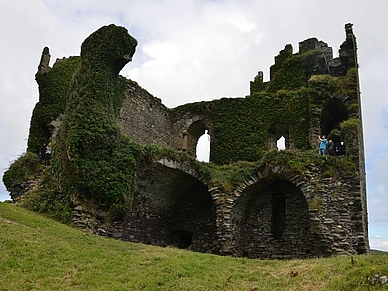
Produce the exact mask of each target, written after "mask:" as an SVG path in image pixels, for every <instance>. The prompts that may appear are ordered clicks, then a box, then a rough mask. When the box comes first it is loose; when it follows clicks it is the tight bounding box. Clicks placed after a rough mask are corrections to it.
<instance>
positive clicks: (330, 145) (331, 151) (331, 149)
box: [328, 140, 334, 156]
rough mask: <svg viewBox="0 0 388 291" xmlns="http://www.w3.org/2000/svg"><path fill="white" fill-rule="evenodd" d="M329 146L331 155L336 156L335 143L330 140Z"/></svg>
mask: <svg viewBox="0 0 388 291" xmlns="http://www.w3.org/2000/svg"><path fill="white" fill-rule="evenodd" d="M328 146H329V155H330V156H334V142H333V141H332V140H329V143H328Z"/></svg>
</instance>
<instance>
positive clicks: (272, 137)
mask: <svg viewBox="0 0 388 291" xmlns="http://www.w3.org/2000/svg"><path fill="white" fill-rule="evenodd" d="M281 137H284V145H285V149H290V148H291V146H290V132H289V129H288V127H287V126H286V125H284V124H282V123H273V124H271V126H270V127H269V128H268V149H270V150H273V149H278V146H277V141H278V140H279V139H280V138H281Z"/></svg>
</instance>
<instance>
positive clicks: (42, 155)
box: [39, 143, 46, 163]
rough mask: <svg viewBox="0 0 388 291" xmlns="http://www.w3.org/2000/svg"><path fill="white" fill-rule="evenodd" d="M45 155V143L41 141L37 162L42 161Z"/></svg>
mask: <svg viewBox="0 0 388 291" xmlns="http://www.w3.org/2000/svg"><path fill="white" fill-rule="evenodd" d="M45 156H46V144H45V143H43V144H42V145H41V146H40V148H39V162H40V163H42V162H43V161H44V159H45Z"/></svg>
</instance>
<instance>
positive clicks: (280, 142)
mask: <svg viewBox="0 0 388 291" xmlns="http://www.w3.org/2000/svg"><path fill="white" fill-rule="evenodd" d="M276 146H277V148H278V151H283V150H285V149H286V139H285V137H284V136H282V137H281V138H279V139H278V141H277V142H276Z"/></svg>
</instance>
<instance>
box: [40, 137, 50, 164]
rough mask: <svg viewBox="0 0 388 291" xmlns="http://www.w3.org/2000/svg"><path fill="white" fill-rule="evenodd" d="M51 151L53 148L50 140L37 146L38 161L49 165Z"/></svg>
mask: <svg viewBox="0 0 388 291" xmlns="http://www.w3.org/2000/svg"><path fill="white" fill-rule="evenodd" d="M52 153H53V149H52V147H51V142H50V143H48V145H46V144H45V143H43V144H42V145H41V147H40V148H39V161H40V163H41V164H42V163H44V165H45V166H49V165H50V158H51V154H52Z"/></svg>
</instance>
